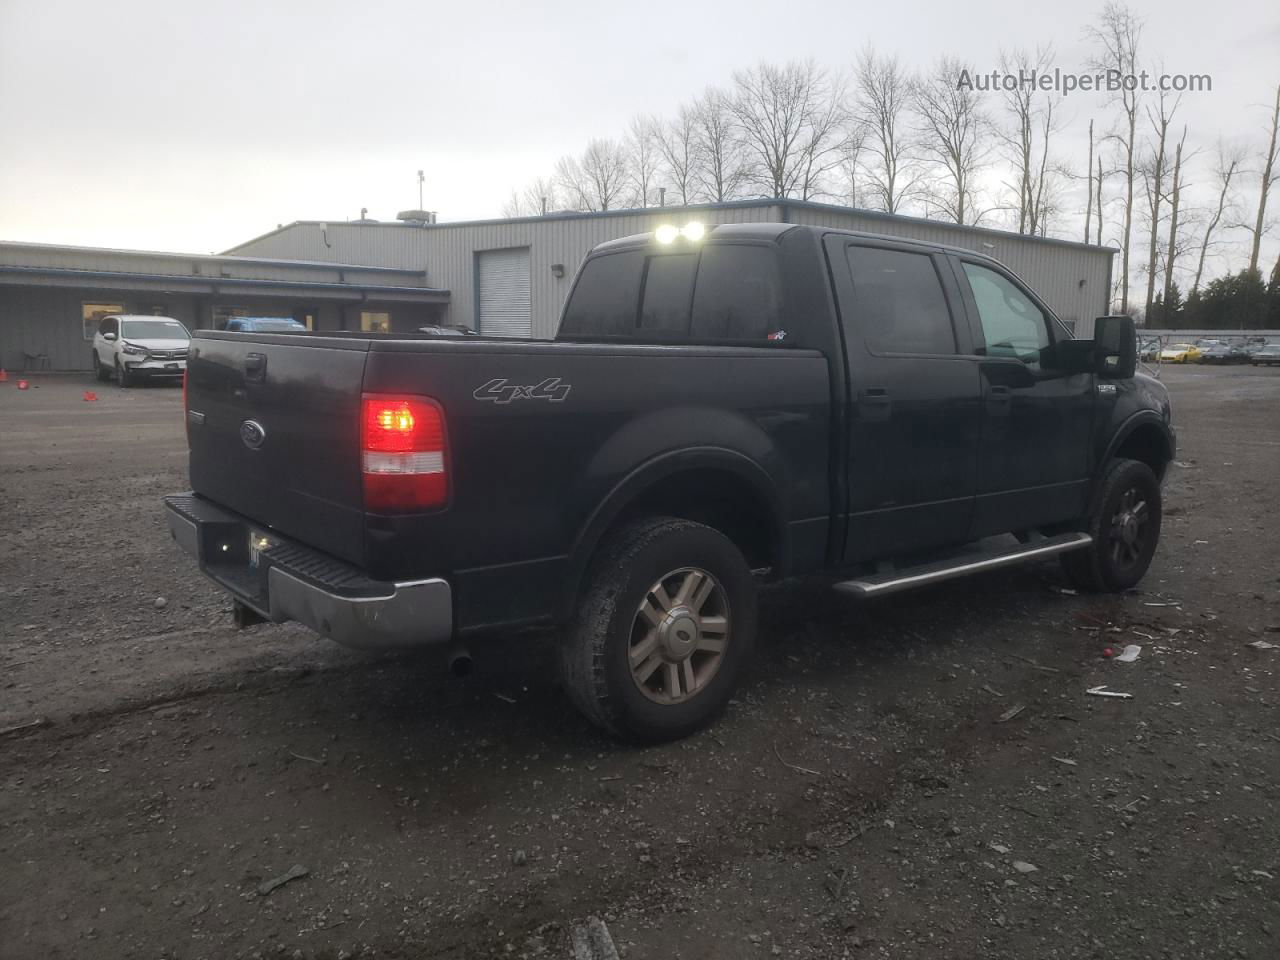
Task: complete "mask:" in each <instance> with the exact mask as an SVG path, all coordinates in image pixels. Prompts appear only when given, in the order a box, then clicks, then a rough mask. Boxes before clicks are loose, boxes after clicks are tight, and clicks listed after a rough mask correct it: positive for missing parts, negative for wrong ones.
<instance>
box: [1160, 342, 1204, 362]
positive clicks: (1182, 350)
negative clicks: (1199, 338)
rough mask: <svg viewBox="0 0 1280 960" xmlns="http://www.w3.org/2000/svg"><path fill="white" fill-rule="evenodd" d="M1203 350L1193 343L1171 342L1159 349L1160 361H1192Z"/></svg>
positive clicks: (1197, 357)
mask: <svg viewBox="0 0 1280 960" xmlns="http://www.w3.org/2000/svg"><path fill="white" fill-rule="evenodd" d="M1202 352H1203V351H1202V350H1201V349H1200V348H1199V347H1197V346H1196V345H1195V344H1194V343H1171V344H1169V346H1167V347H1165V348H1164V349H1163V350H1161V351H1160V362H1161V363H1192V362H1194V361H1196V360H1199V359H1200V354H1201V353H1202Z"/></svg>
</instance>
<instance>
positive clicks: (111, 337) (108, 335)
mask: <svg viewBox="0 0 1280 960" xmlns="http://www.w3.org/2000/svg"><path fill="white" fill-rule="evenodd" d="M102 339H103V340H109V341H114V340H115V339H116V335H115V334H114V333H104V334H103V335H102Z"/></svg>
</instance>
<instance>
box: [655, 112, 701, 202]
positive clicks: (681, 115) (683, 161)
mask: <svg viewBox="0 0 1280 960" xmlns="http://www.w3.org/2000/svg"><path fill="white" fill-rule="evenodd" d="M656 137H657V144H658V154H659V155H660V156H661V158H662V167H663V172H664V173H665V174H666V176H667V179H668V180H669V181H670V185H671V189H672V192H674V193H675V195H676V196H678V197H679V198H680V205H681V206H688V205H689V204H690V203H691V202H693V198H694V191H695V190H696V189H697V175H698V169H699V167H700V158H699V156H698V116H697V113H696V112H695V111H694V109H693V108H692V107H689V106H682V107H681V108H680V110H679V112H678V113H677V114H676V117H675V119H674V120H672V121H670V122H668V123H665V124H662V125H661V126H660V127H659V128H658V130H657V132H656Z"/></svg>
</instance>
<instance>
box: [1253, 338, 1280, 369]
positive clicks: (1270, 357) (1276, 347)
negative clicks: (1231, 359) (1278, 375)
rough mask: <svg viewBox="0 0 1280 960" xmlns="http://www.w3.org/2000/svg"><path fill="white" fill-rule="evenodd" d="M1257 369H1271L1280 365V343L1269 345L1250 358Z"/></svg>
mask: <svg viewBox="0 0 1280 960" xmlns="http://www.w3.org/2000/svg"><path fill="white" fill-rule="evenodd" d="M1249 362H1250V363H1251V364H1253V365H1254V366H1255V367H1271V366H1275V365H1276V364H1280V343H1268V344H1267V345H1266V346H1265V347H1262V348H1261V349H1260V350H1258V351H1257V352H1256V353H1254V354H1253V356H1251V357H1250V358H1249Z"/></svg>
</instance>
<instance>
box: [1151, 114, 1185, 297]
mask: <svg viewBox="0 0 1280 960" xmlns="http://www.w3.org/2000/svg"><path fill="white" fill-rule="evenodd" d="M1181 102H1182V98H1181V97H1175V98H1173V99H1172V100H1170V98H1169V96H1168V95H1167V94H1166V92H1165V91H1163V90H1161V91H1160V94H1159V99H1158V100H1157V101H1156V110H1155V111H1152V109H1151V107H1147V119H1148V120H1150V121H1151V131H1152V138H1153V139H1152V144H1151V158H1150V161H1149V163H1150V169H1146V168H1144V169H1143V171H1142V174H1143V178H1144V180H1145V181H1147V200H1148V207H1147V210H1148V213H1149V215H1150V217H1151V241H1150V245H1149V246H1150V249H1149V252H1148V256H1147V304H1146V313H1150V312H1151V301H1152V299H1153V298H1154V296H1155V289H1156V272H1157V270H1158V264H1157V263H1156V243H1157V241H1158V239H1159V235H1160V206H1161V204H1162V203H1163V202H1164V190H1165V182H1164V179H1165V166H1166V163H1167V150H1166V142H1167V140H1168V138H1169V124H1170V123H1171V122H1172V121H1173V115H1174V114H1175V113H1177V111H1178V105H1179V104H1180V103H1181ZM1166 302H1167V300H1166Z"/></svg>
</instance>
